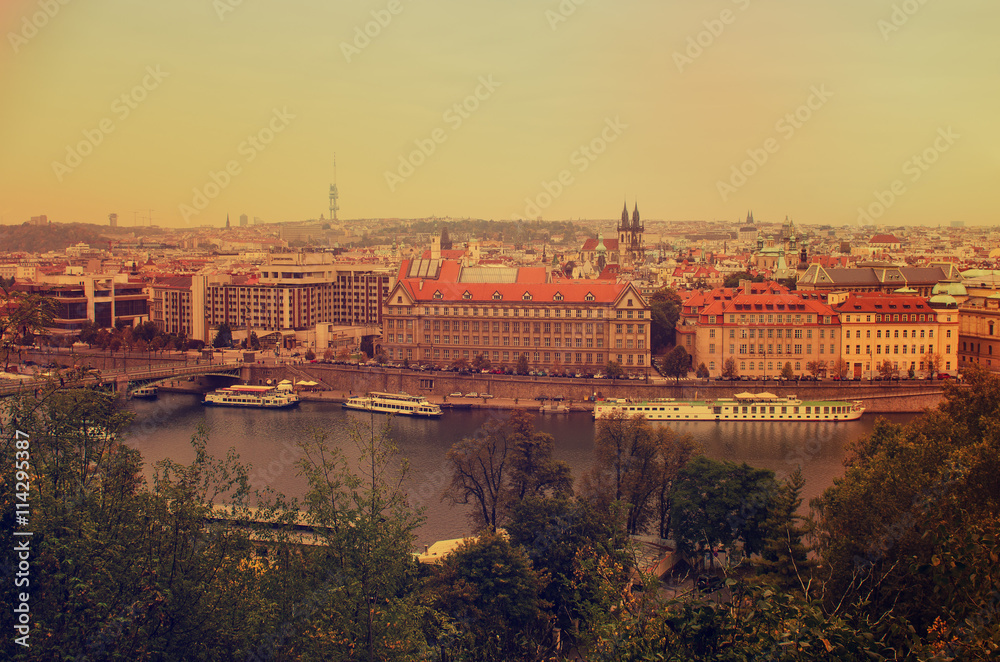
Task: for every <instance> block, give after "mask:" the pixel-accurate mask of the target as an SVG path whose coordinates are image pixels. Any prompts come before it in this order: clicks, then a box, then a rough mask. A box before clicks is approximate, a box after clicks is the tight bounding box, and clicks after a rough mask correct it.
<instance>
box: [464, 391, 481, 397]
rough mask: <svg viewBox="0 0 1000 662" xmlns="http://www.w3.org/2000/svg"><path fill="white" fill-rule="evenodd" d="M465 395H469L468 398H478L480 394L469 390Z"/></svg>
mask: <svg viewBox="0 0 1000 662" xmlns="http://www.w3.org/2000/svg"><path fill="white" fill-rule="evenodd" d="M465 397H467V398H478V397H479V394H478V393H476V392H475V391H469V392H468V393H466V394H465Z"/></svg>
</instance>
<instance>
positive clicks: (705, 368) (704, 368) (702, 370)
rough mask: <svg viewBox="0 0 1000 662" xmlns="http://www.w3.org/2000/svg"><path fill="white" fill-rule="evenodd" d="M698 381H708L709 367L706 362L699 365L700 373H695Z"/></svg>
mask: <svg viewBox="0 0 1000 662" xmlns="http://www.w3.org/2000/svg"><path fill="white" fill-rule="evenodd" d="M695 375H696V376H697V377H698V379H708V378H709V373H708V366H707V365H705V363H704V362H702V363H699V364H698V371H697V372H696V373H695Z"/></svg>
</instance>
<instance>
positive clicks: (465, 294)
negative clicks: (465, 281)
mask: <svg viewBox="0 0 1000 662" xmlns="http://www.w3.org/2000/svg"><path fill="white" fill-rule="evenodd" d="M462 298H463V299H471V298H472V292H470V291H469V290H466V291H465V292H463V293H462Z"/></svg>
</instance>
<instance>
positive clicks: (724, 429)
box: [129, 393, 912, 544]
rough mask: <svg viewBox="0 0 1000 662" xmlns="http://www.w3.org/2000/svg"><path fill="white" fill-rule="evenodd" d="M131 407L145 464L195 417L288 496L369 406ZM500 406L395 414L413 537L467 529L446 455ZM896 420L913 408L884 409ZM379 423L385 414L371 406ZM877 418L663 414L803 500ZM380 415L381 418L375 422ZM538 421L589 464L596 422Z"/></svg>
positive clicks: (162, 454)
mask: <svg viewBox="0 0 1000 662" xmlns="http://www.w3.org/2000/svg"><path fill="white" fill-rule="evenodd" d="M129 406H130V407H131V408H132V409H133V410H134V411H135V412H136V420H135V422H134V424H133V426H132V436H131V437H130V440H129V443H130V444H131V445H133V446H134V447H135V448H137V449H139V450H140V451H141V452H142V455H143V457H144V459H145V460H146V463H147V470H146V473H147V477H148V476H149V475H151V473H152V471H151V469H150V465H151V464H152V463H154V462H157V461H159V460H162V459H164V458H171V459H173V460H174V461H177V462H181V463H188V462H191V461H192V460H193V459H194V452H193V451H192V449H191V445H190V439H191V437H192V435H193V434H195V432H196V430H197V428H198V425H199V424H205V425H207V426H208V428H209V444H208V448H209V452H210V453H212V454H213V455H215V456H216V457H224V456H225V454H226V451H227V450H228V449H229V448H230V447H234V448H235V449H236V451H237V452H238V453H239V455H240V459H241V460H242V461H243V462H244V463H247V464H250V465H252V469H251V478H252V482H253V484H254V486H255V487H258V488H264V487H270V488H272V489H274V490H275V491H277V492H282V493H284V494H286V495H288V496H294V497H301V496H302V495H303V493H304V491H305V481H304V479H302V478H301V477H300V476H298V475H297V471H298V469H297V467H296V466H295V460H296V459H297V457H298V451H297V447H296V445H295V444H296V441H297V440H298V439H302V438H305V437H308V436H311V435H314V434H317V433H320V434H325V435H327V437H328V438H329V439H330V440H331V441H332V442H333V443H334V444H336V445H337V446H339V447H340V448H342V449H343V450H344V453H345V455H346V456H347V458H348V459H349V460H350V461H356V460H357V456H358V453H357V449H356V446H355V444H354V442H353V441H352V440H351V438H350V433H349V430H350V428H351V426H352V424H358V423H360V424H362V425H363V424H366V423H368V422H370V421H371V420H372V419H373V417H372V415H371V414H369V413H366V412H357V411H347V410H344V409H341V408H340V406H339V405H335V404H332V403H317V402H304V403H302V404H301V405H300V407H299V408H298V409H287V410H274V411H261V410H254V409H229V408H221V407H203V406H202V405H201V404H200V403H199V401H198V399H197V398H195V397H194V396H189V395H179V394H170V393H167V394H162V395H161V396H160V398H159V399H158V400H156V401H139V400H136V401H132V402H131V403H130V405H129ZM504 416H505V412H502V411H495V412H489V411H471V410H470V411H449V412H446V413H445V415H444V416H443V417H442V418H440V419H438V420H427V419H415V418H408V417H398V418H395V419H393V421H392V430H393V436H394V438H395V440H396V443H397V445H398V446H399V450H400V453H401V454H402V455H403V456H404V457H406V458H408V459H409V461H410V476H411V480H410V484H409V486H408V489H409V492H410V496H411V499H412V500H413V501H414V502H415V503H417V504H419V505H422V506H424V507H425V508H426V515H427V521H426V523H425V524H424V526H423V527H421V529H420V531H419V535H418V537H419V542H420V543H422V544H423V543H428V542H433V541H434V540H441V539H446V538H457V537H460V536H462V535H465V534H466V533H467V531H468V521H467V519H466V513H467V508H466V507H464V506H458V507H456V506H451V505H449V504H448V503H445V502H443V501H441V493H442V492H443V490H444V488H445V487H446V485H447V482H448V476H447V464H446V459H445V455H446V453H447V451H448V449H449V448H450V447H451V445H452V444H453V443H454V442H456V441H458V440H459V439H461V438H462V437H465V436H470V435H472V434H474V433H475V432H476V430H478V429H479V428H480V427H481V426H482V425H483V424H484V423H485V422H486V421H487V420H489V419H490V418H502V417H504ZM887 418H889V419H890V420H893V421H898V422H903V421H906V420H909V419H910V418H912V416H911V415H907V414H898V415H890V416H887ZM374 420H375V421H376V425H379V424H384V421H385V418H384V417H382V416H378V415H376V416H375V417H374ZM875 420H876V417H874V416H864V417H862V418H861V420H858V421H848V422H838V423H832V422H830V423H827V422H817V421H801V422H799V421H797V422H781V423H779V422H775V421H769V422H756V421H724V422H720V423H715V422H712V421H703V422H693V421H692V422H677V421H669V422H668V421H664V422H657V423H654V425H662V426H669V427H670V428H672V429H674V430H676V431H677V432H678V433H679V434H687V435H690V436H691V437H692V438H693V439H694V440H695V441H696V442H697V443H698V444H699V445H700V446H701V448H702V449H703V450H704V452H705V454H706V455H708V456H709V457H711V458H714V459H720V460H731V461H734V462H746V463H747V464H750V465H752V466H756V467H762V468H765V469H771V470H773V471H775V472H776V473H777V474H778V475H779V477H780V476H784V475H787V474H788V473H789V472H791V471H793V470H794V469H795V467H796V466H801V467H802V473H803V475H804V476H805V478H806V487H805V490H804V495H803V496H804V498H805V501H806V502H808V500H809V499H810V498H812V497H814V496H816V495H818V494H820V493H821V492H822V491H823V490H824V489H825V488H826V487H828V486H829V485H831V484H832V483H833V479H834V478H836V477H839V476H841V475H843V458H844V453H845V449H846V447H847V445H848V444H849V443H850V441H851V440H853V439H856V438H857V437H859V436H861V435H863V434H866V433H867V432H869V431H870V430H871V429H872V427H873V425H874V423H875ZM380 422H381V423H380ZM535 425H536V428H537V429H539V430H541V431H544V432H548V433H549V434H551V435H553V437H555V440H556V444H555V456H556V458H557V459H560V460H565V461H566V462H567V463H569V465H570V467H571V468H572V470H573V476H574V477H575V478H577V479H579V477H580V475H581V474H582V473H583V472H584V471H586V470H587V469H589V468H590V464H591V462H592V460H593V451H594V421H593V420H592V419H591V417H590V416H589V415H586V414H572V415H565V414H563V415H555V416H538V417H536V419H535Z"/></svg>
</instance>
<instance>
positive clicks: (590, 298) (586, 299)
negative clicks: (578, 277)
mask: <svg viewBox="0 0 1000 662" xmlns="http://www.w3.org/2000/svg"><path fill="white" fill-rule="evenodd" d="M595 298H596V297H595V296H594V293H593V292H587V296H585V297H583V299H584V301H593V300H594V299H595Z"/></svg>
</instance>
